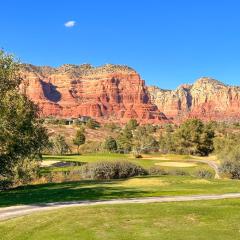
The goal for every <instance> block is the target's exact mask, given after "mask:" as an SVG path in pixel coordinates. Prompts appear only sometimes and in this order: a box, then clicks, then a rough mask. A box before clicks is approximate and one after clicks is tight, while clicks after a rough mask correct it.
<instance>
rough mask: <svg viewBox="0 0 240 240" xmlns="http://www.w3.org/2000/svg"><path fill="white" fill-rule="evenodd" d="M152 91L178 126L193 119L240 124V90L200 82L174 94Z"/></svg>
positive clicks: (213, 81)
mask: <svg viewBox="0 0 240 240" xmlns="http://www.w3.org/2000/svg"><path fill="white" fill-rule="evenodd" d="M148 91H149V94H150V99H151V101H152V102H153V103H155V104H156V105H157V106H158V108H159V110H161V111H163V112H164V113H165V114H166V116H167V117H168V118H171V119H173V120H174V121H175V122H178V121H182V120H184V119H186V118H189V117H197V118H200V119H203V120H207V121H209V120H216V121H239V120H240V87H235V86H227V85H225V84H223V83H221V82H219V81H217V80H214V79H212V78H206V77H204V78H200V79H198V80H197V81H196V82H195V83H194V84H192V85H181V86H180V87H178V88H177V89H176V90H173V91H171V90H162V89H159V88H157V87H148Z"/></svg>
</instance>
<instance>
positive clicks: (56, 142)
mask: <svg viewBox="0 0 240 240" xmlns="http://www.w3.org/2000/svg"><path fill="white" fill-rule="evenodd" d="M53 149H54V152H55V153H56V154H59V155H64V154H66V153H68V152H70V148H69V146H68V144H67V142H66V140H65V137H64V136H63V135H60V134H59V135H57V137H56V138H55V139H53Z"/></svg>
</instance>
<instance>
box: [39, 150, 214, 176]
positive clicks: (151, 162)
mask: <svg viewBox="0 0 240 240" xmlns="http://www.w3.org/2000/svg"><path fill="white" fill-rule="evenodd" d="M43 160H44V161H45V162H46V161H64V162H68V161H71V162H78V163H82V164H84V163H89V162H97V161H103V160H107V161H116V160H128V161H131V162H133V163H135V164H138V165H141V166H142V167H144V168H146V169H147V168H150V167H153V166H157V164H158V163H166V162H173V163H174V162H182V163H193V164H194V165H195V166H193V167H183V168H181V167H179V166H174V164H173V165H172V166H171V167H169V166H161V168H162V169H165V170H176V169H177V170H183V171H185V172H188V173H190V174H191V173H193V172H194V171H196V170H197V169H199V168H205V169H208V170H210V171H212V169H211V168H210V167H209V166H208V165H207V164H205V163H200V162H192V161H193V160H194V157H193V156H188V155H177V154H159V153H155V154H148V155H146V154H145V155H143V158H139V159H136V158H134V157H133V156H132V155H131V154H118V153H95V154H83V155H67V156H58V155H45V156H43ZM169 165H170V164H169ZM74 169H75V170H76V169H79V166H75V167H51V168H48V169H47V168H44V171H46V172H47V171H53V172H56V171H70V170H74ZM212 172H213V173H214V171H212Z"/></svg>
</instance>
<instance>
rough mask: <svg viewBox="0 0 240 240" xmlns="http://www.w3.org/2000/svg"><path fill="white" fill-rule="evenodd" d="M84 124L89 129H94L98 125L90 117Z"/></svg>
mask: <svg viewBox="0 0 240 240" xmlns="http://www.w3.org/2000/svg"><path fill="white" fill-rule="evenodd" d="M86 126H87V127H88V128H90V129H96V128H99V127H100V125H99V123H98V122H96V121H95V120H94V119H92V118H90V119H88V121H87V123H86Z"/></svg>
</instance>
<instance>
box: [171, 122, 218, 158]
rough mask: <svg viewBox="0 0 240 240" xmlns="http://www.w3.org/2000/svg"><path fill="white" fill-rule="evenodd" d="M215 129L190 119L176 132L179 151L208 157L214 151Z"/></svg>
mask: <svg viewBox="0 0 240 240" xmlns="http://www.w3.org/2000/svg"><path fill="white" fill-rule="evenodd" d="M213 138H214V131H213V129H212V128H211V127H210V126H209V125H207V124H204V123H203V122H202V121H201V120H199V119H188V120H187V121H185V122H184V123H183V124H181V125H180V127H179V128H178V129H177V130H176V133H175V140H176V142H177V143H176V147H177V151H178V152H180V153H185V154H193V155H202V156H206V155H208V154H209V153H210V152H212V151H213Z"/></svg>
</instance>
